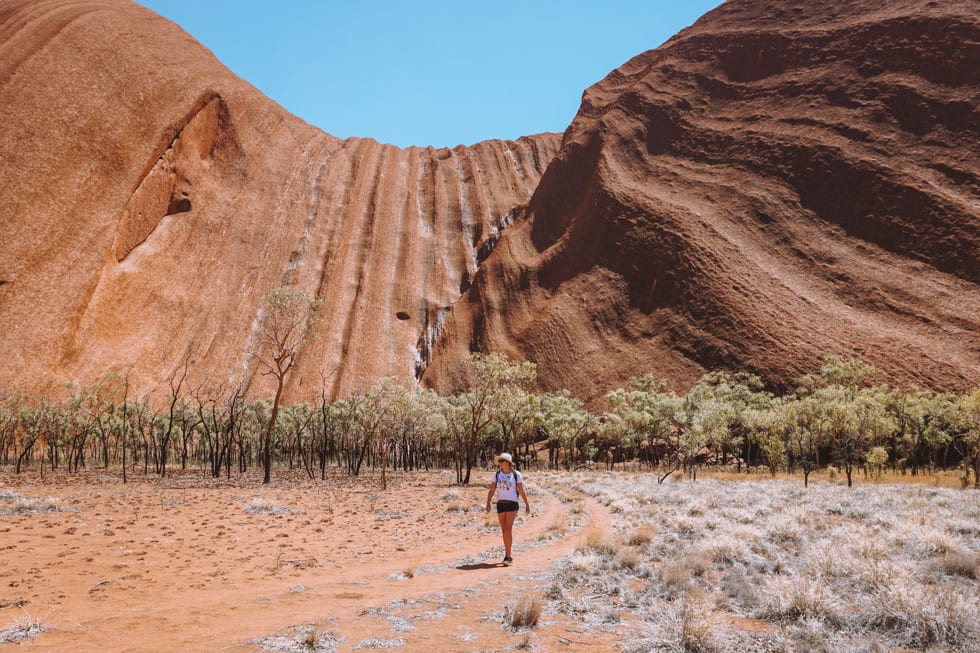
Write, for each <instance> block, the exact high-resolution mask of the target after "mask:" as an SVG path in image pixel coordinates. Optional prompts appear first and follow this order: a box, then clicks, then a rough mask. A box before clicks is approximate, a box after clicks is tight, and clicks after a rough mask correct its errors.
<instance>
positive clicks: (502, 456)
mask: <svg viewBox="0 0 980 653" xmlns="http://www.w3.org/2000/svg"><path fill="white" fill-rule="evenodd" d="M501 460H506V461H507V462H509V463H510V464H512V465H513V464H514V459H513V458H512V457H511V455H510V454H509V453H502V454H500V455H499V456H497V462H498V463H499V462H500V461H501Z"/></svg>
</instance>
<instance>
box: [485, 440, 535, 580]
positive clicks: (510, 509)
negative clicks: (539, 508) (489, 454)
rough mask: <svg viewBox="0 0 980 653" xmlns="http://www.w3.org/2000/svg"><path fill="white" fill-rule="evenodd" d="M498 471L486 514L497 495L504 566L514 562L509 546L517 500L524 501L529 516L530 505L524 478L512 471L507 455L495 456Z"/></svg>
mask: <svg viewBox="0 0 980 653" xmlns="http://www.w3.org/2000/svg"><path fill="white" fill-rule="evenodd" d="M497 465H498V467H499V469H498V470H497V471H496V472H495V473H494V475H493V483H491V484H490V491H489V492H488V493H487V512H490V500H491V499H493V493H494V492H496V493H497V521H499V522H500V531H501V533H502V534H503V536H504V564H510V563H511V562H514V557H513V556H512V555H511V544H512V543H513V542H514V533H513V530H514V520H515V519H517V511H518V510H520V508H521V505H520V504H519V503H518V501H517V498H518V496H520V498H521V499H523V500H524V511H525V512H526V513H527V514H531V504H530V502H528V500H527V495H526V494H524V478H523V477H522V476H521V473H520V472H519V471H517V470H516V469H514V459H513V458H512V457H511V455H510V454H509V453H502V454H500V455H499V456H497Z"/></svg>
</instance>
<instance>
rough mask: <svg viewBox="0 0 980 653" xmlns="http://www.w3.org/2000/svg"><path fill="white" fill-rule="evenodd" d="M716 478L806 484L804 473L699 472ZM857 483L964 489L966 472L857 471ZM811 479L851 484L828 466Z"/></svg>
mask: <svg viewBox="0 0 980 653" xmlns="http://www.w3.org/2000/svg"><path fill="white" fill-rule="evenodd" d="M709 478H710V479H714V480H718V481H759V480H763V479H771V478H775V479H776V480H781V481H798V482H799V483H800V484H801V485H802V484H803V474H802V473H796V474H788V473H786V472H776V476H775V477H773V476H771V475H770V474H769V473H768V472H765V473H759V472H752V473H750V474H748V473H745V472H742V473H738V472H733V471H712V470H709V469H705V470H701V471H699V472H698V479H699V480H701V479H709ZM851 478H852V480H853V482H854V485H891V484H907V485H926V486H931V487H948V488H962V487H963V482H962V474H960V473H959V472H956V471H940V472H927V473H919V474H916V475H914V476H913V475H912V474H911V472H909V473H905V474H900V473H896V472H885V473H883V474H881V475H880V476H865V475H864V474H863V473H860V472H857V471H855V472H854V474H853V475H852V476H851ZM810 482H811V483H813V482H821V483H835V484H845V485H846V484H847V477H846V476H845V475H844V473H843V472H841V471H838V470H834V469H833V468H826V469H821V470H817V471H815V472H812V473H811V474H810Z"/></svg>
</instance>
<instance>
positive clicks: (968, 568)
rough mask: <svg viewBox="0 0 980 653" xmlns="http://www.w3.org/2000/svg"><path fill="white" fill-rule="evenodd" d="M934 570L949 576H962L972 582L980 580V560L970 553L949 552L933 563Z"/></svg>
mask: <svg viewBox="0 0 980 653" xmlns="http://www.w3.org/2000/svg"><path fill="white" fill-rule="evenodd" d="M933 565H934V568H935V569H936V570H937V571H939V572H940V573H943V574H947V575H949V576H962V577H963V578H969V579H971V580H978V579H980V559H978V556H977V554H975V553H970V552H968V551H949V552H948V553H946V555H944V556H943V557H942V558H940V559H939V560H935V561H934V562H933Z"/></svg>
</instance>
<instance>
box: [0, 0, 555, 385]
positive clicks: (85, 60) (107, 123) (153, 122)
mask: <svg viewBox="0 0 980 653" xmlns="http://www.w3.org/2000/svg"><path fill="white" fill-rule="evenodd" d="M0 123H2V125H3V127H2V132H0V167H2V175H0V198H2V204H0V227H2V233H3V238H2V240H0V280H2V282H3V283H2V284H0V324H2V325H3V326H2V329H0V351H3V353H4V356H3V364H2V366H0V386H6V387H8V388H22V389H25V390H28V391H32V392H47V391H53V390H56V389H57V388H58V387H59V386H60V385H61V383H63V382H64V381H77V382H85V381H88V380H91V379H92V378H94V377H97V376H99V375H100V374H102V373H103V372H104V371H106V370H107V369H116V370H119V371H120V372H121V373H125V374H128V375H129V376H130V378H131V380H132V381H133V382H134V385H135V389H136V390H137V391H138V392H140V393H142V392H144V391H153V390H154V389H158V388H160V387H161V386H162V387H163V388H164V389H166V387H167V386H166V382H167V379H168V377H169V375H170V374H171V373H172V372H173V370H174V369H175V368H176V367H177V366H178V365H179V364H180V361H181V360H182V359H183V357H184V355H185V352H186V351H187V350H188V348H190V349H191V351H192V354H193V356H194V361H195V362H194V364H193V366H192V370H193V373H194V375H195V383H200V382H202V381H203V380H205V379H207V381H208V383H209V384H210V385H211V386H212V387H213V388H216V387H218V386H221V385H224V386H226V387H227V386H229V385H234V384H236V383H238V382H240V381H241V380H246V381H248V380H249V379H252V378H253V375H254V372H255V369H254V358H253V357H252V356H251V354H250V352H251V350H252V348H253V347H254V336H253V334H254V332H255V329H256V327H257V325H258V320H259V319H260V317H259V307H260V303H261V298H262V296H263V295H264V294H265V293H267V292H268V291H269V290H271V289H272V288H273V287H275V286H277V285H281V284H296V285H299V286H301V287H303V288H306V289H307V290H309V291H310V292H315V293H317V294H318V295H319V296H320V297H322V298H323V299H324V310H323V313H322V317H321V319H320V320H319V321H318V322H317V324H316V328H315V332H316V333H315V335H316V338H315V339H314V340H313V341H312V342H311V344H310V345H309V346H308V347H307V349H306V350H305V351H304V353H303V357H302V359H301V361H300V363H299V366H298V368H297V369H296V371H295V373H294V374H293V375H292V379H291V385H292V395H293V398H301V397H307V396H310V395H312V394H315V393H317V392H318V391H319V390H320V389H321V388H322V387H324V384H326V388H327V390H328V391H329V392H331V393H334V394H337V393H344V392H348V391H356V390H360V389H363V388H365V387H367V386H368V385H370V384H371V383H372V382H373V381H374V380H375V379H376V378H378V377H380V376H386V375H398V376H403V375H412V374H413V373H416V370H418V373H421V370H422V369H424V367H425V364H426V362H427V358H428V356H429V352H430V351H431V348H432V345H433V338H434V335H435V332H436V329H435V328H434V327H435V325H437V324H438V323H439V322H440V321H441V320H442V319H443V317H444V315H445V313H446V310H447V307H448V306H449V305H450V304H451V303H452V302H453V301H455V300H456V299H457V298H458V297H459V296H460V294H461V293H462V292H463V291H464V290H465V289H466V288H467V287H468V285H469V282H470V279H471V278H472V275H473V274H474V272H475V270H476V258H477V255H478V251H479V250H480V248H481V246H484V245H485V243H486V242H487V241H488V240H493V239H495V237H496V236H495V230H496V229H497V227H498V226H499V225H500V224H501V223H502V222H504V221H506V220H507V219H508V215H509V214H510V212H511V210H512V209H513V208H514V207H515V206H517V205H520V204H522V203H525V202H526V201H527V200H528V198H529V197H530V194H531V192H532V191H533V189H534V187H535V186H536V184H537V182H538V179H539V178H540V176H541V174H542V173H543V172H544V170H545V167H546V166H547V164H548V162H549V161H550V159H551V158H552V156H553V154H554V152H555V151H556V149H557V146H558V141H559V136H558V135H555V134H545V135H541V136H534V137H530V138H522V139H519V140H517V141H489V142H485V143H480V144H477V145H474V146H472V147H457V148H454V149H451V150H450V149H434V148H410V149H399V148H396V147H392V146H389V145H381V144H379V143H376V142H374V141H371V140H364V139H350V140H346V141H342V140H339V139H337V138H334V137H331V136H329V135H327V134H324V133H323V132H321V131H320V130H318V129H316V128H314V127H311V126H309V125H307V124H306V123H304V122H303V121H301V120H299V119H297V118H295V117H293V116H291V115H290V114H288V113H287V112H286V111H284V110H283V109H282V108H281V107H279V106H278V105H276V104H275V103H274V102H272V101H270V100H269V99H268V98H266V97H265V96H263V95H262V94H261V93H259V92H258V91H257V90H256V89H254V88H253V87H251V86H250V85H248V84H247V83H245V82H243V81H242V80H241V79H239V78H237V77H236V76H234V75H233V74H231V73H230V72H229V71H228V70H227V69H226V68H225V67H224V66H222V65H221V64H220V62H218V61H217V60H216V59H215V58H214V57H213V56H212V55H211V54H210V53H209V52H208V51H207V50H205V49H204V48H203V47H201V46H200V45H199V44H198V43H197V42H195V41H194V40H193V39H192V38H191V37H189V36H188V35H187V34H186V33H185V32H183V31H182V30H181V29H179V28H178V27H177V26H175V25H173V24H172V23H170V22H168V21H166V20H164V19H162V18H160V17H159V16H157V15H156V14H154V13H152V12H150V11H147V10H145V9H143V8H141V7H139V6H137V5H134V4H132V3H130V2H125V1H123V0H101V1H100V0H77V1H75V0H44V1H37V0H5V1H4V2H2V3H0ZM484 249H486V248H484ZM256 378H258V377H256ZM260 390H261V388H260Z"/></svg>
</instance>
